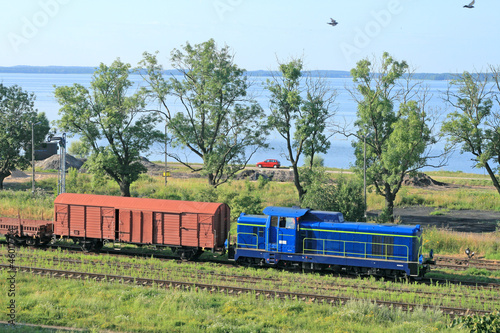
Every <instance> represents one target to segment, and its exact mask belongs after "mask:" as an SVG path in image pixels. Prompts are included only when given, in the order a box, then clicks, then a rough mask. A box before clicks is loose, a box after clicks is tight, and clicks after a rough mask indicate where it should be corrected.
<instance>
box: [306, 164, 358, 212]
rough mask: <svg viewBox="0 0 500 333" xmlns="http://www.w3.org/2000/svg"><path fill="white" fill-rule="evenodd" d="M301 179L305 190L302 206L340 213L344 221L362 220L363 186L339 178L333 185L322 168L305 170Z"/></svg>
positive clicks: (353, 181) (351, 180) (356, 182)
mask: <svg viewBox="0 0 500 333" xmlns="http://www.w3.org/2000/svg"><path fill="white" fill-rule="evenodd" d="M302 178H303V179H304V181H305V185H304V187H305V188H306V189H307V192H306V194H305V196H304V199H303V200H302V203H301V204H302V206H304V207H310V208H313V209H318V210H326V211H337V212H341V213H342V214H343V215H344V218H345V220H346V221H363V220H364V197H363V185H362V184H361V183H360V182H359V181H356V180H353V179H346V178H344V177H340V178H338V179H337V181H336V183H333V182H332V180H331V179H330V177H329V176H328V174H327V173H326V172H325V170H324V169H322V168H315V169H312V170H311V169H305V170H303V171H302Z"/></svg>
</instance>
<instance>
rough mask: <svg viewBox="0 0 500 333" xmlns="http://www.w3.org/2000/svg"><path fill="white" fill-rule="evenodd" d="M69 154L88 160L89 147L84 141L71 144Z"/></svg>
mask: <svg viewBox="0 0 500 333" xmlns="http://www.w3.org/2000/svg"><path fill="white" fill-rule="evenodd" d="M68 152H69V153H70V154H71V155H73V156H76V157H78V158H87V157H88V156H89V154H90V151H89V147H88V146H87V145H86V144H85V143H84V142H83V141H82V140H76V141H73V142H71V144H70V145H69V148H68Z"/></svg>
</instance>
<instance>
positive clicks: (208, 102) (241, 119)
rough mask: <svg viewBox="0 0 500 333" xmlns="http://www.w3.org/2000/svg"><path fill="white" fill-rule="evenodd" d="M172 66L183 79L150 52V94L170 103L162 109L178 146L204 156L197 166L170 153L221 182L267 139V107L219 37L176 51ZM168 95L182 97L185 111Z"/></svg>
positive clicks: (146, 61)
mask: <svg viewBox="0 0 500 333" xmlns="http://www.w3.org/2000/svg"><path fill="white" fill-rule="evenodd" d="M171 55H172V56H171V65H172V67H173V68H175V69H177V70H178V71H180V72H181V73H182V79H178V77H177V76H172V77H171V78H170V79H169V80H166V79H165V78H163V76H162V66H161V65H159V64H158V60H157V58H156V55H153V54H149V53H144V59H143V60H142V61H141V63H140V65H141V66H142V67H143V69H145V70H146V72H147V75H145V76H144V79H145V80H146V81H147V82H148V83H149V88H148V90H147V91H148V93H150V94H151V96H152V97H153V98H155V99H157V100H159V101H160V103H161V104H162V106H163V107H164V108H165V110H166V111H165V112H164V111H159V112H161V113H162V114H163V115H164V116H165V118H166V120H167V125H168V129H169V132H170V133H171V134H172V146H174V147H176V146H181V147H186V148H187V149H189V150H191V151H192V152H193V153H194V154H196V155H197V156H199V157H200V158H202V159H203V166H202V167H201V168H200V167H199V165H194V164H192V163H190V162H188V161H185V160H183V158H182V157H181V156H179V155H177V154H173V153H172V154H169V156H171V157H172V158H174V159H175V160H177V161H179V162H183V163H184V164H185V165H187V166H188V167H189V168H190V169H191V170H193V171H198V172H201V173H202V174H204V175H207V176H208V182H209V184H210V185H213V186H215V187H216V186H218V185H220V184H223V183H225V182H226V181H228V180H229V179H230V178H232V176H233V175H234V174H235V173H236V172H238V171H240V170H242V169H243V168H244V167H245V166H246V164H247V163H248V160H249V158H250V157H251V156H252V155H253V153H254V152H255V151H256V150H257V149H259V148H262V147H267V144H266V143H265V140H266V137H267V134H268V129H267V126H266V121H265V114H264V111H263V109H262V108H261V106H260V105H259V104H258V103H257V102H256V101H255V100H254V99H253V98H252V97H251V96H249V95H248V90H249V88H250V85H249V83H248V79H247V76H246V75H245V71H244V70H243V69H241V68H239V67H238V66H237V65H236V64H234V63H233V55H232V54H231V53H230V49H229V47H227V46H224V47H222V48H218V47H217V45H216V44H215V41H214V40H213V39H210V40H208V41H207V42H204V43H201V44H196V45H191V44H189V43H186V45H184V46H183V47H182V50H178V49H174V50H173V51H172V53H171ZM167 96H175V97H176V98H178V99H181V100H182V105H183V107H184V108H185V110H184V111H185V112H176V113H175V114H173V113H171V112H170V109H169V105H168V104H167V102H166V100H167Z"/></svg>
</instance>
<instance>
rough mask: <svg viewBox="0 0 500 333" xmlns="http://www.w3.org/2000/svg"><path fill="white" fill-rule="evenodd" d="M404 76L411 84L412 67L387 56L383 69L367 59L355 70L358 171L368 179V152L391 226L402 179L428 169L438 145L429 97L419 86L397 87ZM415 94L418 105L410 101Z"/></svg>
mask: <svg viewBox="0 0 500 333" xmlns="http://www.w3.org/2000/svg"><path fill="white" fill-rule="evenodd" d="M405 73H406V74H408V79H410V77H411V75H409V74H411V73H410V72H409V71H408V64H407V63H406V62H405V61H402V62H398V61H396V60H394V59H393V58H392V57H391V56H390V55H389V54H388V53H384V54H383V55H382V59H381V63H380V68H374V66H373V65H372V63H371V62H370V61H368V60H367V59H365V60H361V61H359V62H358V63H357V65H356V67H355V68H354V69H352V70H351V75H352V77H353V81H354V82H355V83H356V84H357V85H356V90H357V92H352V94H353V95H354V96H355V98H356V101H357V103H358V111H357V120H356V122H355V125H356V127H357V128H358V131H357V133H356V134H355V135H356V137H357V138H358V140H357V141H354V142H353V143H352V145H353V147H354V148H355V155H356V168H355V171H356V172H357V173H358V174H359V175H362V174H363V171H364V161H365V158H364V154H365V151H366V177H367V182H368V184H372V185H374V186H375V190H376V193H377V194H379V195H381V196H383V197H384V198H385V201H386V213H387V214H388V217H389V219H390V220H391V221H392V220H393V209H394V201H395V199H396V195H397V193H398V191H399V189H400V188H401V184H402V181H403V177H404V176H405V175H406V174H411V173H412V172H414V171H416V170H418V169H419V168H421V167H423V166H425V165H427V164H428V160H429V157H428V155H427V154H426V147H427V146H428V145H430V144H432V143H434V142H435V138H434V137H433V136H432V133H431V128H430V126H429V125H428V124H429V123H430V120H431V119H430V118H429V117H428V115H427V114H426V111H425V95H422V96H419V93H420V89H419V85H413V86H410V85H408V86H404V85H400V84H399V83H398V82H397V81H398V80H399V79H402V77H403V74H405ZM399 87H401V88H399ZM410 95H411V96H414V98H415V99H416V100H408V99H407V96H410ZM365 141H366V149H365Z"/></svg>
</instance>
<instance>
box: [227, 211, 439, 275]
mask: <svg viewBox="0 0 500 333" xmlns="http://www.w3.org/2000/svg"><path fill="white" fill-rule="evenodd" d="M263 213H264V215H247V214H245V213H241V215H240V217H239V218H238V224H237V242H236V245H235V251H234V259H235V260H236V262H237V263H239V264H243V265H259V266H276V267H284V268H285V267H290V268H293V267H297V268H302V269H310V270H332V271H334V272H346V273H353V274H360V275H379V276H391V277H407V276H423V275H424V274H425V272H426V270H427V269H429V264H432V263H433V262H432V257H431V258H426V259H424V257H423V255H422V231H421V229H420V226H419V225H416V226H404V225H389V224H384V225H380V224H372V223H353V222H345V221H344V216H343V215H342V213H338V212H324V211H316V210H311V209H309V208H296V207H293V208H285V207H267V208H265V209H264V211H263ZM431 256H432V254H431Z"/></svg>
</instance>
